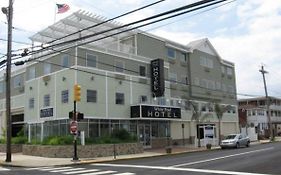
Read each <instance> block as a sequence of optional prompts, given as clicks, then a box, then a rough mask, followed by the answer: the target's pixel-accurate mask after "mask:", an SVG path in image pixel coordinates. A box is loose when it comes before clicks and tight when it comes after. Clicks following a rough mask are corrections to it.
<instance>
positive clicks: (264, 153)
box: [0, 142, 281, 175]
mask: <svg viewBox="0 0 281 175" xmlns="http://www.w3.org/2000/svg"><path fill="white" fill-rule="evenodd" d="M0 174H1V175H11V174H13V175H38V174H40V175H62V174H76V175H99V174H105V175H144V174H145V175H160V174H161V175H171V174H172V175H208V174H214V175H215V174H224V175H229V174H233V175H261V174H263V175H269V174H274V175H278V174H279V175H281V142H278V143H270V144H262V145H252V146H251V147H249V148H240V149H226V150H212V151H204V152H194V153H186V154H177V155H169V156H161V157H151V158H141V159H133V160H120V161H114V162H107V163H100V164H84V165H76V166H67V167H43V168H42V167H41V168H16V167H4V169H3V170H1V167H0Z"/></svg>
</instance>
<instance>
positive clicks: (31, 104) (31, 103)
mask: <svg viewBox="0 0 281 175" xmlns="http://www.w3.org/2000/svg"><path fill="white" fill-rule="evenodd" d="M34 101H35V100H34V98H30V99H29V101H28V107H29V109H33V108H34Z"/></svg>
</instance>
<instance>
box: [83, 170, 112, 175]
mask: <svg viewBox="0 0 281 175" xmlns="http://www.w3.org/2000/svg"><path fill="white" fill-rule="evenodd" d="M115 172H116V171H100V172H96V173H86V174H80V175H99V174H109V173H115Z"/></svg>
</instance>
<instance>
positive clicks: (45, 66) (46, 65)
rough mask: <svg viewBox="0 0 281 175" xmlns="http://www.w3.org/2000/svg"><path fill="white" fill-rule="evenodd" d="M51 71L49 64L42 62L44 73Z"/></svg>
mask: <svg viewBox="0 0 281 175" xmlns="http://www.w3.org/2000/svg"><path fill="white" fill-rule="evenodd" d="M49 73H51V64H50V63H44V75H46V74H49Z"/></svg>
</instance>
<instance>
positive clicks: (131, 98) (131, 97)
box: [130, 76, 133, 105]
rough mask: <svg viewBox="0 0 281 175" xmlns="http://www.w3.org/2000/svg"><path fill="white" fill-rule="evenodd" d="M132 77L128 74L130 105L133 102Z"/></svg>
mask: <svg viewBox="0 0 281 175" xmlns="http://www.w3.org/2000/svg"><path fill="white" fill-rule="evenodd" d="M132 81H133V80H132V77H131V76H130V105H131V104H133V82H132Z"/></svg>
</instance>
